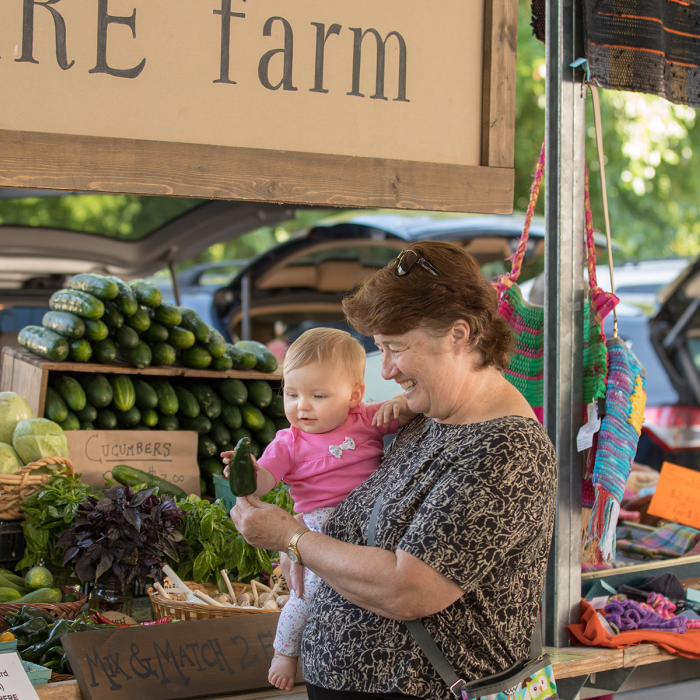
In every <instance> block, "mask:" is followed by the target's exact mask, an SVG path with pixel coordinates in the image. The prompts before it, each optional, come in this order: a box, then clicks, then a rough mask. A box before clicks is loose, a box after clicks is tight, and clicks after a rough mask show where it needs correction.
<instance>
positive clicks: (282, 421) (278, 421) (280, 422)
mask: <svg viewBox="0 0 700 700" xmlns="http://www.w3.org/2000/svg"><path fill="white" fill-rule="evenodd" d="M272 422H273V423H274V424H275V428H276V429H277V432H279V431H280V430H286V429H287V428H291V427H292V424H291V423H290V422H289V421H288V420H287V419H286V418H273V419H272Z"/></svg>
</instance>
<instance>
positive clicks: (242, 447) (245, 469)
mask: <svg viewBox="0 0 700 700" xmlns="http://www.w3.org/2000/svg"><path fill="white" fill-rule="evenodd" d="M228 483H229V486H230V487H231V493H232V494H233V495H234V496H236V497H238V496H250V494H251V493H255V489H256V488H257V485H256V482H255V466H254V465H253V460H252V459H251V457H250V438H249V437H244V438H241V439H240V440H239V441H238V444H237V445H236V447H235V449H234V450H233V455H232V456H231V461H230V462H229V465H228Z"/></svg>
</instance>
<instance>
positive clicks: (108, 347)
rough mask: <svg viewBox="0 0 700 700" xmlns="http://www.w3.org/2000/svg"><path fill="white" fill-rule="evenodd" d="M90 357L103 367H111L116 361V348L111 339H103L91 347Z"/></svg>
mask: <svg viewBox="0 0 700 700" xmlns="http://www.w3.org/2000/svg"><path fill="white" fill-rule="evenodd" d="M92 356H93V357H94V358H95V359H96V360H97V361H98V362H99V363H100V364H103V365H111V364H112V363H113V362H114V361H115V360H116V359H117V346H116V345H115V344H114V341H113V340H112V339H111V338H105V339H104V340H100V341H99V342H97V343H94V344H93V346H92Z"/></svg>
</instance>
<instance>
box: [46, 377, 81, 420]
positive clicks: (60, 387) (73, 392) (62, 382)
mask: <svg viewBox="0 0 700 700" xmlns="http://www.w3.org/2000/svg"><path fill="white" fill-rule="evenodd" d="M52 383H53V388H54V389H56V391H57V392H58V393H59V394H60V395H61V398H62V399H63V400H64V401H65V402H66V405H67V406H68V408H70V410H71V411H82V410H83V409H84V408H85V404H86V403H87V397H86V396H85V390H84V389H83V387H82V386H80V382H78V380H77V379H73V377H69V376H68V375H67V374H59V375H58V376H57V377H56V378H55V379H54V380H53V382H52Z"/></svg>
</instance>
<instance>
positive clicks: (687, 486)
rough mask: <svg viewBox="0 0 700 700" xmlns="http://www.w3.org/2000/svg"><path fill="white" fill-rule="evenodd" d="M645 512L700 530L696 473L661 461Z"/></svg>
mask: <svg viewBox="0 0 700 700" xmlns="http://www.w3.org/2000/svg"><path fill="white" fill-rule="evenodd" d="M648 513H649V514H650V515H655V516H656V517H658V518H664V520H671V521H673V522H678V523H680V524H681V525H690V527H695V528H698V529H700V472H696V471H693V470H692V469H686V468H685V467H679V466H678V465H677V464H671V463H670V462H664V463H663V466H662V467H661V476H660V477H659V483H658V484H657V485H656V492H655V493H654V496H653V498H652V499H651V503H650V504H649V509H648Z"/></svg>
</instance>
